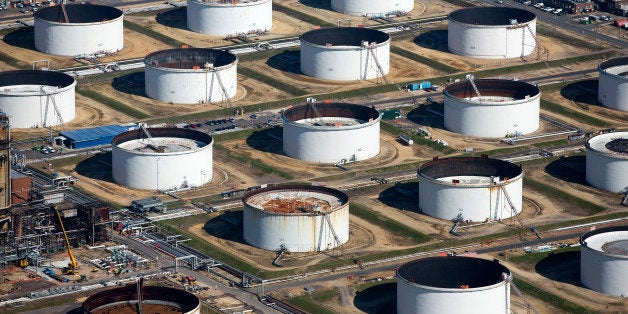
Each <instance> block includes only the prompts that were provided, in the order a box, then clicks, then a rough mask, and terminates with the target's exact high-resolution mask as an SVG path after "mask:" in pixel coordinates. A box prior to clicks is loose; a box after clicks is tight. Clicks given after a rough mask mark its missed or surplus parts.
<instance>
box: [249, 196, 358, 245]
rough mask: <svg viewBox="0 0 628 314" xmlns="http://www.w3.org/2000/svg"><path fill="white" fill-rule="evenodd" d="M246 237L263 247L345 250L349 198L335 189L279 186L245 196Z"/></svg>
mask: <svg viewBox="0 0 628 314" xmlns="http://www.w3.org/2000/svg"><path fill="white" fill-rule="evenodd" d="M242 202H243V203H244V213H243V215H244V217H243V226H244V227H243V232H244V240H245V241H246V242H247V243H249V244H251V245H253V246H255V247H258V248H261V249H265V250H271V251H277V250H280V251H288V252H320V251H326V250H330V249H334V248H339V249H340V250H341V253H342V252H343V251H342V246H343V245H344V244H345V243H346V242H347V241H348V240H349V197H348V196H347V195H346V194H345V193H343V192H341V191H339V190H336V189H331V188H327V187H322V186H309V185H279V186H273V187H267V188H263V189H258V190H254V191H252V192H250V193H248V194H246V195H245V196H244V197H243V198H242Z"/></svg>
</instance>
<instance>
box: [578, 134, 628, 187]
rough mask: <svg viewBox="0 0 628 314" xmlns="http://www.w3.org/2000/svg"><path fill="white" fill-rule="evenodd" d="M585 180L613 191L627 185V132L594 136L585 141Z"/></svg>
mask: <svg viewBox="0 0 628 314" xmlns="http://www.w3.org/2000/svg"><path fill="white" fill-rule="evenodd" d="M585 145H586V150H587V157H586V158H587V159H586V169H587V170H586V171H587V182H589V184H591V185H592V186H594V187H596V188H599V189H602V190H606V191H609V192H613V193H620V192H622V191H624V190H625V189H626V187H628V132H613V133H606V134H601V135H597V136H594V137H592V138H590V139H589V140H588V141H587V142H586V143H585Z"/></svg>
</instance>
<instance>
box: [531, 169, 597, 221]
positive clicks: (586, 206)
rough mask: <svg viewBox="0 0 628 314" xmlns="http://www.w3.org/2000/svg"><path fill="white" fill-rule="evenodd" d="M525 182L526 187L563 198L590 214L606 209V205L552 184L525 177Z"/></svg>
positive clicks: (558, 198)
mask: <svg viewBox="0 0 628 314" xmlns="http://www.w3.org/2000/svg"><path fill="white" fill-rule="evenodd" d="M523 184H524V186H525V187H528V188H531V189H534V190H536V191H538V192H540V193H542V194H545V195H547V196H550V199H557V200H562V201H564V202H567V203H571V204H574V205H576V206H578V207H580V208H582V209H583V210H585V211H587V212H588V213H589V214H599V213H601V212H603V211H605V210H606V208H605V207H604V206H601V205H598V204H595V203H592V202H589V201H587V200H585V199H582V198H579V197H577V196H575V195H572V194H569V193H567V192H565V191H563V190H560V189H558V188H556V187H554V186H552V185H549V184H545V183H543V182H540V181H536V180H534V179H530V178H523Z"/></svg>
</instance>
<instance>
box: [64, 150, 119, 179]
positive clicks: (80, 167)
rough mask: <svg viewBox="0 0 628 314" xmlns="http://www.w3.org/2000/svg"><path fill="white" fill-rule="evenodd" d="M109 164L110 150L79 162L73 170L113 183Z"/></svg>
mask: <svg viewBox="0 0 628 314" xmlns="http://www.w3.org/2000/svg"><path fill="white" fill-rule="evenodd" d="M109 165H111V152H104V153H98V154H96V155H94V156H92V157H89V158H87V159H85V160H83V161H81V162H79V163H78V164H77V165H76V166H75V167H74V170H75V171H76V172H77V173H78V174H80V175H82V176H85V177H88V178H91V179H95V180H102V181H107V182H112V183H115V182H114V181H113V177H112V174H111V166H109Z"/></svg>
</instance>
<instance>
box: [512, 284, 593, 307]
mask: <svg viewBox="0 0 628 314" xmlns="http://www.w3.org/2000/svg"><path fill="white" fill-rule="evenodd" d="M512 281H513V282H514V284H515V285H516V286H517V287H518V288H519V290H521V292H523V293H525V294H527V295H530V296H532V297H534V298H537V299H539V300H541V301H543V302H546V303H548V304H551V305H552V306H554V307H557V308H559V309H561V310H563V311H566V312H568V313H595V312H593V311H590V310H588V309H586V308H584V307H582V306H580V305H578V304H575V303H573V302H571V301H568V300H565V299H563V298H561V297H559V296H557V295H555V294H553V293H551V292H549V291H546V290H543V289H541V288H539V287H537V286H536V285H535V284H533V283H530V282H527V281H524V280H521V279H518V278H513V279H512Z"/></svg>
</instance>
